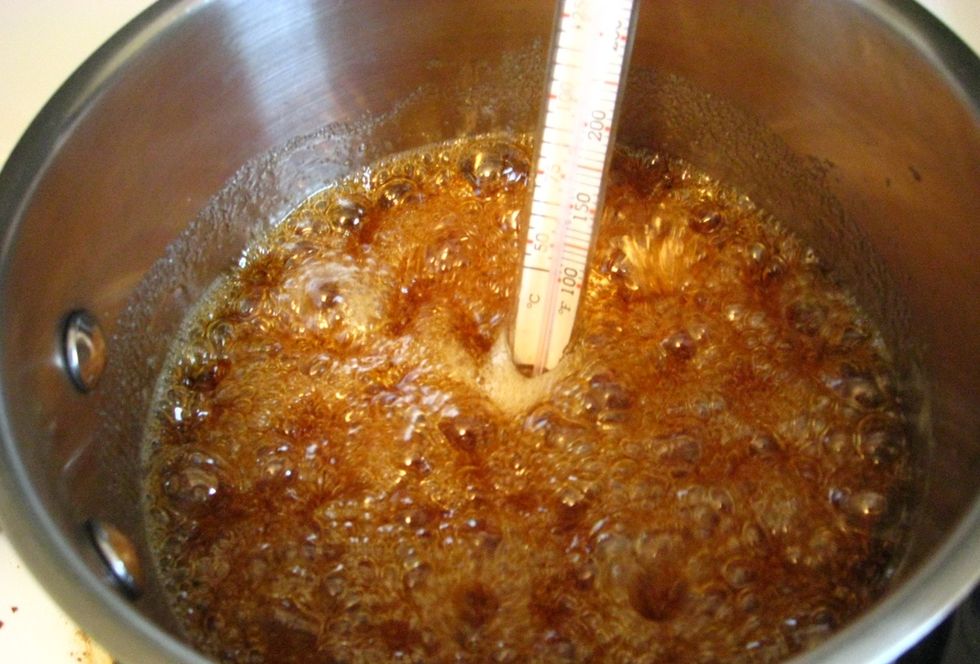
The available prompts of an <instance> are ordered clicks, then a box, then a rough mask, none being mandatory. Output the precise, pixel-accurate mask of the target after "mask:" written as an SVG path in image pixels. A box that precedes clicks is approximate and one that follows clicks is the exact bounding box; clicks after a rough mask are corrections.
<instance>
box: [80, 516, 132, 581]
mask: <svg viewBox="0 0 980 664" xmlns="http://www.w3.org/2000/svg"><path fill="white" fill-rule="evenodd" d="M86 526H87V528H88V533H89V536H90V537H91V538H92V543H93V544H94V545H95V550H96V551H98V553H99V557H101V558H102V562H104V563H105V564H106V567H108V569H109V573H110V574H111V575H112V578H113V579H115V581H116V582H117V583H118V584H119V587H120V589H121V590H122V591H123V592H124V593H126V595H128V596H129V597H130V598H133V599H134V598H136V597H138V596H139V594H140V593H141V592H142V591H143V568H142V565H141V564H140V559H139V555H138V554H137V553H136V547H135V546H134V545H133V542H132V540H130V539H129V538H128V537H126V536H125V535H123V534H122V532H120V531H119V529H118V528H116V527H115V526H113V525H112V524H109V523H103V522H102V521H99V520H98V519H90V520H89V521H88V523H87V524H86Z"/></svg>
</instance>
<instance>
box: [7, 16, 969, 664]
mask: <svg viewBox="0 0 980 664" xmlns="http://www.w3.org/2000/svg"><path fill="white" fill-rule="evenodd" d="M206 2H207V0H160V1H159V2H157V3H156V4H154V5H153V6H151V7H150V8H148V9H147V10H145V11H144V12H142V13H141V14H140V15H138V16H137V17H136V18H135V19H133V20H132V21H131V22H130V23H128V24H127V25H126V26H125V27H124V28H122V29H121V30H120V31H119V32H117V33H116V34H115V35H114V36H113V37H112V38H110V39H109V40H108V41H107V42H106V43H105V44H104V45H102V46H101V47H100V48H99V49H98V50H97V51H96V52H95V53H94V54H93V55H91V56H90V57H89V58H88V59H87V60H86V61H85V62H84V63H83V64H82V65H81V66H80V67H79V68H78V69H77V70H76V71H75V72H74V73H73V74H72V76H71V77H70V78H69V79H68V80H67V81H66V82H65V83H64V84H63V85H62V86H61V87H60V89H59V90H58V91H57V92H56V93H55V95H54V96H53V97H52V98H51V99H50V100H49V101H48V103H47V104H46V105H45V106H44V108H43V109H42V110H41V112H40V113H39V114H38V116H37V117H36V118H35V119H34V120H33V121H32V123H31V124H30V126H29V127H28V129H27V131H26V132H25V133H24V135H23V136H22V137H21V139H20V140H19V141H18V143H17V145H16V146H15V147H14V149H13V151H12V152H11V154H10V157H9V158H8V160H7V162H6V164H5V165H4V167H3V169H2V171H0V232H2V233H3V238H2V242H0V270H3V266H5V265H6V264H7V258H8V255H9V253H10V251H11V245H12V239H13V237H14V236H15V235H16V230H17V226H18V224H19V220H20V217H21V214H22V213H23V210H24V206H25V203H26V201H27V200H29V199H30V196H31V194H32V193H33V189H34V187H35V185H36V179H37V176H38V174H40V173H42V172H44V170H45V169H46V167H47V166H48V163H49V160H50V159H51V155H53V154H54V153H55V152H56V148H57V146H58V145H59V143H60V142H61V141H62V139H63V137H64V136H65V135H67V134H69V133H71V131H72V130H73V128H74V126H75V124H76V122H78V121H79V120H80V118H83V117H84V114H85V113H84V112H85V110H86V109H87V108H88V107H89V106H90V105H91V104H92V103H93V102H94V101H95V100H96V99H97V98H98V97H99V95H100V94H101V92H102V91H103V90H104V89H105V87H106V86H107V85H109V84H110V83H111V81H112V80H113V79H114V78H115V77H116V76H117V74H118V73H119V72H120V71H121V70H122V69H123V68H124V67H125V66H127V65H128V63H129V62H131V61H132V59H133V58H134V57H136V56H137V55H138V54H139V53H140V52H141V51H142V50H143V49H145V48H146V47H147V45H148V44H150V43H152V42H155V41H156V40H158V39H160V38H162V37H164V36H165V34H166V33H168V32H169V31H171V30H175V29H177V28H178V27H179V26H180V24H181V23H182V21H183V20H184V19H185V18H186V17H187V16H189V15H190V14H191V13H193V12H194V11H195V10H196V9H197V8H198V7H200V6H202V5H203V4H206ZM854 4H855V5H857V6H859V7H861V8H862V9H863V10H864V11H865V12H866V13H868V14H869V15H871V16H872V17H874V18H875V19H876V20H878V21H879V22H881V23H883V24H884V25H885V26H887V28H888V29H889V30H890V31H891V32H893V33H895V34H897V35H898V36H899V37H900V38H902V39H904V40H906V41H907V42H909V43H910V44H912V45H913V46H914V48H915V49H916V50H917V51H918V52H919V53H920V54H921V55H923V57H925V58H926V59H927V61H929V62H930V63H931V64H932V65H933V66H934V68H935V69H936V70H937V71H938V72H939V73H940V74H942V76H943V77H944V78H945V80H946V81H947V82H948V83H949V85H950V87H951V88H952V89H953V90H955V91H956V92H957V94H958V95H959V96H960V97H961V99H962V100H963V102H964V103H965V104H966V105H967V106H968V107H969V108H970V109H971V110H972V112H973V115H974V117H976V118H977V119H978V122H980V59H978V57H977V55H976V54H974V53H973V52H972V51H971V50H970V48H969V47H968V46H967V45H966V44H965V43H963V42H962V41H961V40H960V39H959V37H958V36H957V35H955V34H954V33H953V32H952V31H951V30H950V29H949V28H947V27H946V26H945V25H944V24H942V23H941V22H940V21H939V20H938V19H937V18H935V17H934V16H933V15H932V14H930V13H929V12H928V11H926V10H925V9H924V8H922V7H921V6H919V5H918V4H916V3H915V2H913V1H912V0H854ZM2 278H4V276H3V274H2V273H0V279H2ZM3 319H4V312H3V310H2V309H0V324H2V322H3ZM2 343H3V342H2V340H0V344H2ZM2 352H3V349H2V347H0V354H2ZM5 394H6V386H5V385H4V383H3V381H2V380H0V521H2V523H3V527H4V528H5V529H6V530H7V532H8V534H9V536H10V540H11V543H12V544H13V546H14V548H15V549H16V550H17V552H18V554H19V555H20V556H21V557H22V559H23V560H24V561H25V564H26V565H27V566H28V568H29V569H30V571H31V573H33V574H34V575H35V577H37V578H38V580H39V581H40V582H41V584H42V585H43V587H44V588H45V590H46V591H47V592H48V593H50V594H51V595H52V596H53V597H54V598H55V599H56V601H57V603H58V604H59V605H60V606H62V607H63V608H64V609H65V610H66V612H67V613H68V614H69V615H71V617H72V619H73V620H77V621H78V623H79V625H80V626H81V627H82V628H83V629H84V630H85V631H86V632H87V633H89V634H91V635H92V636H93V637H94V638H95V640H96V641H98V642H99V643H100V644H102V645H104V646H105V647H106V648H108V649H109V650H110V652H112V653H113V654H114V655H115V656H117V657H119V658H121V659H122V660H129V661H139V662H146V663H148V664H156V663H159V664H165V663H168V662H174V661H177V662H181V663H183V664H205V663H206V662H208V661H210V660H208V659H207V658H205V657H204V656H202V655H201V654H199V653H197V652H196V651H194V650H193V649H191V648H190V647H189V646H187V645H185V644H184V643H183V642H181V641H180V640H178V639H177V638H175V637H173V636H171V635H170V634H169V633H167V632H165V631H164V630H162V629H161V628H159V627H157V626H156V625H155V624H154V623H153V622H151V621H150V620H148V619H147V618H145V617H144V616H143V615H141V614H140V613H139V612H137V611H134V610H133V609H132V607H131V605H130V602H129V600H127V599H125V597H124V596H123V595H122V594H120V593H118V592H117V591H116V590H115V589H114V588H113V587H111V586H110V585H109V584H107V583H105V579H103V578H101V577H99V576H98V575H96V574H95V573H93V572H92V570H91V569H89V568H88V567H87V566H86V565H85V563H84V562H83V561H82V560H81V559H79V558H78V557H77V556H76V555H75V554H74V552H73V548H72V546H71V545H70V543H69V538H66V537H65V536H63V535H62V534H61V533H60V531H59V527H58V525H57V524H56V523H55V522H54V520H53V519H52V518H51V516H50V515H49V514H47V513H46V511H45V510H44V509H43V504H42V500H41V498H40V496H39V495H38V493H37V492H36V491H35V490H34V488H33V486H32V485H31V484H30V483H29V482H27V481H26V480H25V478H26V477H27V472H26V469H25V467H24V465H23V463H22V461H21V459H20V457H19V455H18V454H17V450H16V447H15V445H14V436H13V432H12V431H11V426H10V420H9V417H8V411H7V399H6V396H5ZM77 531H78V532H77V533H76V535H77V536H78V537H82V536H83V527H82V525H81V524H79V526H78V528H77ZM978 560H980V497H978V498H976V499H975V500H974V503H973V506H972V508H971V509H970V510H969V512H968V513H967V514H966V515H965V516H964V517H963V518H962V520H961V522H960V523H959V525H958V527H957V528H956V529H955V531H954V532H953V533H952V534H951V535H950V536H949V538H948V539H947V541H946V542H945V543H944V544H943V545H942V546H941V547H940V548H939V549H938V550H937V551H936V552H935V553H934V554H933V555H932V556H931V557H930V558H929V559H928V561H927V562H926V563H924V564H923V565H922V567H921V568H920V569H918V570H917V571H916V572H915V573H914V574H913V575H912V576H910V577H909V578H908V579H906V580H905V581H904V582H903V584H902V586H901V587H900V588H897V589H896V590H895V591H893V592H890V593H889V594H888V595H887V596H886V597H885V598H884V599H883V600H881V601H880V602H878V603H877V604H876V605H875V606H874V607H872V608H871V609H870V610H869V611H867V612H866V613H864V614H863V615H862V616H861V617H860V618H859V619H857V620H855V621H853V622H852V623H850V624H849V625H848V626H847V627H845V628H844V629H842V630H841V631H839V632H838V633H836V634H835V635H834V636H832V637H831V638H830V639H828V640H827V641H826V642H824V643H823V644H821V645H820V646H818V647H817V648H815V649H814V650H812V651H809V652H806V653H804V654H802V655H800V656H798V657H797V658H796V659H794V660H793V661H794V662H799V663H810V662H818V661H820V662H837V663H840V664H845V663H848V664H849V663H850V662H854V661H865V662H880V663H882V664H884V663H885V662H891V661H892V660H894V659H895V658H897V657H898V656H899V655H901V654H902V653H903V652H905V651H906V650H907V649H908V648H909V647H911V646H912V645H913V644H914V643H916V642H917V641H918V640H919V639H921V638H922V637H923V636H924V635H925V634H927V633H928V632H929V631H930V630H932V629H933V628H934V627H935V626H936V625H937V624H938V623H939V622H940V621H941V620H942V619H943V618H944V617H945V616H946V615H947V614H948V613H949V612H950V611H951V610H952V608H953V607H955V606H956V605H957V604H958V603H959V602H960V601H961V600H962V599H963V598H964V597H965V596H966V594H967V593H969V592H970V590H971V588H972V587H973V586H974V585H975V584H976V583H977V581H978V580H980V563H978V562H977V561H978ZM120 626H125V629H121V628H120Z"/></svg>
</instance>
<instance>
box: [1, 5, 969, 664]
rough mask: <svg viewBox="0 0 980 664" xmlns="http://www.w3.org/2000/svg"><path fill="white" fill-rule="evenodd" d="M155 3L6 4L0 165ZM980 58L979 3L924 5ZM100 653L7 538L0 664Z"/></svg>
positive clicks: (95, 658)
mask: <svg viewBox="0 0 980 664" xmlns="http://www.w3.org/2000/svg"><path fill="white" fill-rule="evenodd" d="M150 4H152V3H151V2H149V1H148V0H97V1H96V2H91V1H89V0H0V95H2V99H3V104H2V105H0V162H3V161H5V160H6V158H7V155H8V154H9V153H10V151H11V150H12V149H13V147H14V145H15V143H16V142H17V140H18V139H19V138H20V136H21V134H22V133H23V132H24V130H25V129H26V128H27V125H28V124H29V123H30V121H31V119H32V118H33V117H34V115H35V114H37V112H38V111H39V110H40V108H41V106H42V105H43V104H44V103H45V102H46V101H47V100H48V98H49V97H50V96H51V95H52V94H54V92H55V90H56V89H57V88H58V86H59V85H61V83H62V82H64V80H65V79H66V78H68V76H70V75H71V73H72V72H73V71H74V70H75V68H76V67H77V66H78V65H79V64H81V63H82V61H83V60H85V58H86V57H88V56H89V55H90V54H91V53H92V52H93V51H95V49H96V48H98V46H99V45H100V44H102V42H104V41H105V40H106V39H108V38H109V37H110V36H111V35H112V34H113V33H114V32H115V31H116V30H118V29H119V28H120V27H122V26H123V25H124V24H125V23H126V22H127V21H129V20H130V19H131V18H132V17H134V16H135V15H136V14H138V13H139V12H140V11H142V10H143V9H145V8H146V7H148V6H149V5H150ZM921 4H923V5H924V6H926V7H927V8H928V9H930V10H931V11H932V12H933V14H935V15H936V16H938V17H939V18H940V19H942V20H943V21H945V22H946V23H947V25H949V26H951V27H952V28H953V30H954V32H957V33H958V34H959V35H960V37H961V38H962V39H963V40H964V41H965V42H966V43H967V44H969V45H970V46H971V48H973V50H974V51H975V52H978V53H980V0H921ZM109 661H110V659H109V658H108V657H107V656H106V655H104V654H101V653H99V652H98V649H97V648H96V647H94V646H93V645H92V644H91V643H90V642H89V641H88V639H87V638H85V637H84V635H83V634H81V633H80V632H79V630H78V629H77V628H76V627H75V626H74V625H73V624H72V622H71V621H70V620H69V619H68V618H67V617H66V616H65V615H64V614H63V613H62V612H61V611H60V610H59V609H58V607H57V606H55V604H54V603H53V602H52V601H51V600H50V599H49V598H48V597H47V595H45V593H44V591H43V590H42V589H41V588H40V586H39V585H38V584H37V583H36V582H35V581H34V580H33V579H32V578H31V576H30V574H29V573H28V572H27V571H26V569H25V568H24V566H23V564H22V563H21V561H20V560H19V559H18V558H17V556H16V554H15V553H14V552H13V550H12V548H11V547H10V544H9V542H7V540H6V538H5V537H3V535H2V533H0V662H40V663H43V664H48V663H50V664H61V663H64V664H79V663H84V664H89V663H92V664H95V663H97V662H109Z"/></svg>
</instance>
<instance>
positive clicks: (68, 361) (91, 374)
mask: <svg viewBox="0 0 980 664" xmlns="http://www.w3.org/2000/svg"><path fill="white" fill-rule="evenodd" d="M61 345H62V348H61V356H62V358H63V361H64V363H65V372H66V373H67V374H68V378H69V380H71V382H72V384H73V385H74V386H75V387H76V388H78V390H79V391H81V392H88V391H89V390H91V389H92V388H93V387H95V384H96V383H98V382H99V378H100V377H101V376H102V371H103V370H104V369H105V363H106V348H105V337H104V336H103V335H102V328H101V327H100V326H99V322H98V321H97V320H95V316H93V315H92V314H90V313H89V312H87V311H85V310H84V309H79V310H77V311H73V312H71V313H70V314H68V317H67V318H66V320H65V325H64V331H63V333H62V335H61Z"/></svg>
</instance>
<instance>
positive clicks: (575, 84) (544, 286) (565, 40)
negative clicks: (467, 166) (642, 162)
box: [512, 0, 636, 374]
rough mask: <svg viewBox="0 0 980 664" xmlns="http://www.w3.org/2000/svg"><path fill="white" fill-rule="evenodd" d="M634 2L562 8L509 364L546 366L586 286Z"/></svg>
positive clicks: (572, 2) (569, 2) (571, 2)
mask: <svg viewBox="0 0 980 664" xmlns="http://www.w3.org/2000/svg"><path fill="white" fill-rule="evenodd" d="M635 14H636V12H635V6H634V0H564V1H563V2H561V3H560V6H559V10H558V19H557V21H556V33H555V35H554V37H553V42H552V47H551V64H550V69H549V80H548V86H547V98H546V102H545V110H544V113H543V120H542V123H541V127H540V128H539V132H538V144H537V155H536V159H535V171H534V186H533V189H532V197H531V204H530V208H529V219H528V222H527V237H526V241H525V245H524V260H523V263H522V266H521V273H520V290H519V297H518V302H517V313H516V317H515V322H514V330H513V338H512V348H513V355H514V362H515V363H516V364H517V365H519V366H529V367H531V368H532V371H533V372H534V373H535V374H539V373H542V372H544V371H546V370H549V369H553V368H554V367H555V365H557V364H558V361H559V360H560V359H561V356H562V353H563V352H564V350H565V347H566V346H567V345H568V341H569V339H570V338H571V335H572V329H573V327H574V325H575V319H576V316H577V314H578V308H579V302H580V300H581V297H582V291H583V288H584V287H585V279H586V275H587V273H588V264H589V256H590V254H591V252H592V246H593V244H594V236H595V230H596V220H597V218H598V215H599V214H600V212H601V206H602V198H603V190H604V187H603V182H604V176H605V174H606V171H607V170H608V167H609V161H610V157H611V155H612V145H613V136H614V132H615V120H616V117H617V109H618V105H619V101H620V98H621V96H622V90H623V87H624V81H625V74H626V69H627V62H628V54H629V51H630V49H631V47H632V41H633V28H634V24H635Z"/></svg>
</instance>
